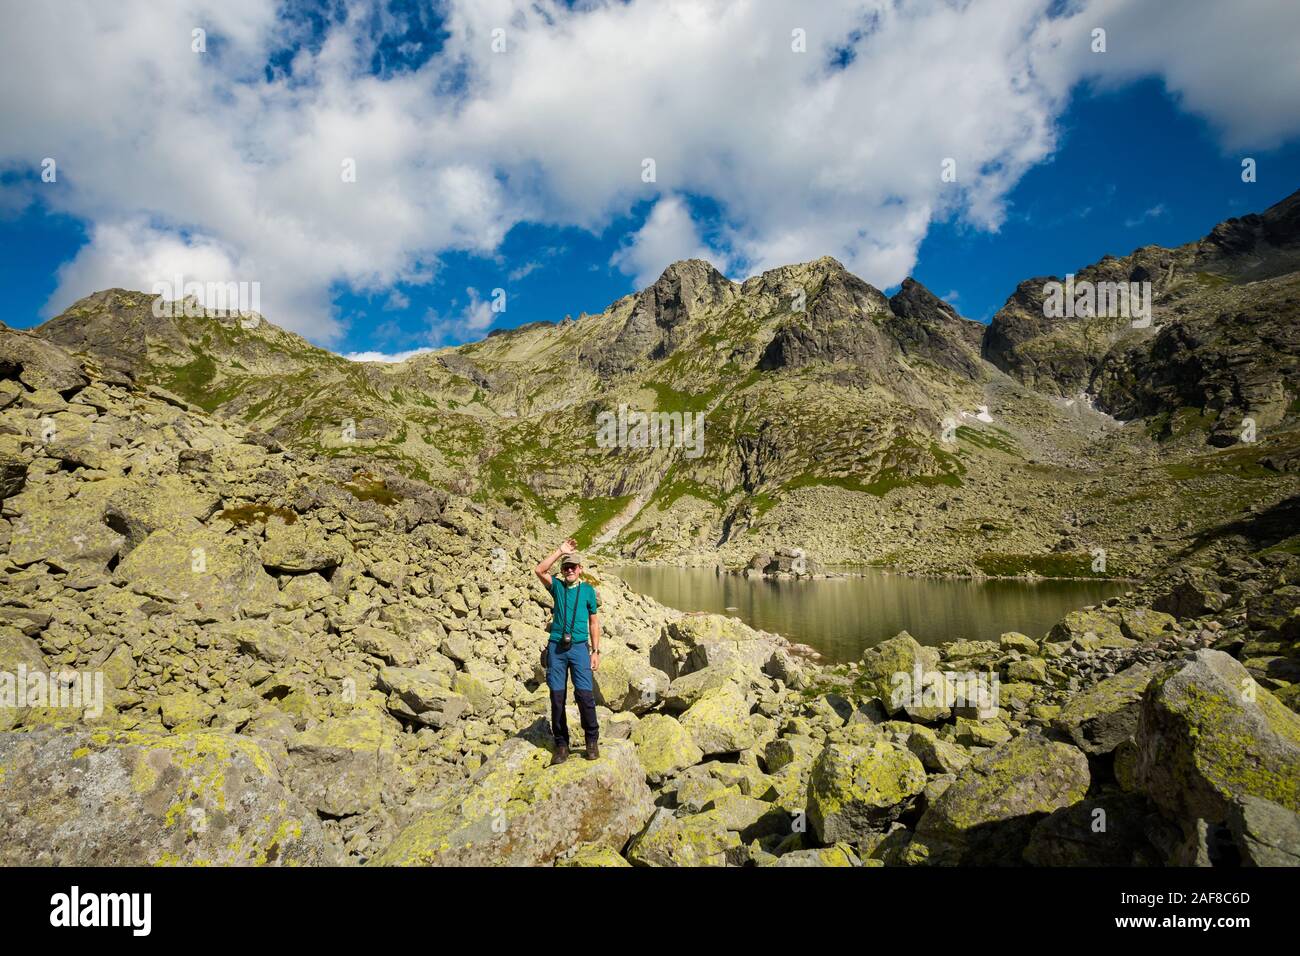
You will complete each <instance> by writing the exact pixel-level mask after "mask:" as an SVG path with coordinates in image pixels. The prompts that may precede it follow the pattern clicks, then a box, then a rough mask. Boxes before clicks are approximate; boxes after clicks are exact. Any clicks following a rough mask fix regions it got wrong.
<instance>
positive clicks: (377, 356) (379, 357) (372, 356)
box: [343, 348, 436, 364]
mask: <svg viewBox="0 0 1300 956" xmlns="http://www.w3.org/2000/svg"><path fill="white" fill-rule="evenodd" d="M433 351H436V350H435V349H433V348H419V349H407V350H406V351H405V352H345V353H343V357H344V358H345V359H349V360H350V361H353V362H386V363H389V364H395V363H397V362H405V361H406V360H407V359H409V358H411V357H412V356H415V355H423V354H424V353H425V352H433Z"/></svg>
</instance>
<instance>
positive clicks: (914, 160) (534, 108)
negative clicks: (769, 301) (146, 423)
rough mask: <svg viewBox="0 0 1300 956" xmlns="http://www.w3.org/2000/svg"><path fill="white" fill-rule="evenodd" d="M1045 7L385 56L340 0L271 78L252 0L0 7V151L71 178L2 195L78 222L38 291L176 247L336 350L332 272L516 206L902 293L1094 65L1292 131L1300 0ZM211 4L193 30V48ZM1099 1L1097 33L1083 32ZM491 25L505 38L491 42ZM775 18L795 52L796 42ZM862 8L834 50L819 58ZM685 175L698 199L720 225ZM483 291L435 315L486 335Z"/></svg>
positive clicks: (596, 15)
mask: <svg viewBox="0 0 1300 956" xmlns="http://www.w3.org/2000/svg"><path fill="white" fill-rule="evenodd" d="M1054 6H1056V4H1055V3H1054V2H1053V0H996V2H995V0H970V2H966V3H960V4H954V3H948V2H945V0H914V2H910V3H894V2H892V0H842V2H830V0H826V2H819V3H816V4H780V3H775V2H763V3H750V2H741V0H735V2H726V0H711V2H700V0H653V2H650V0H634V2H629V3H621V2H620V3H615V2H604V0H589V2H584V3H581V4H577V5H575V6H574V7H572V8H570V7H569V6H566V5H564V4H560V3H557V2H554V0H447V3H446V7H445V9H446V12H447V20H446V23H445V28H446V30H447V35H446V38H445V42H444V45H443V48H442V50H441V51H440V52H439V53H438V54H437V55H436V56H434V57H433V58H432V59H430V60H429V61H428V62H427V63H425V64H424V66H422V67H421V68H420V69H419V70H418V71H413V72H394V73H386V74H385V76H384V77H383V78H379V77H375V76H372V75H370V73H369V69H370V64H371V62H372V59H373V56H374V53H375V50H376V48H377V45H378V40H379V39H380V38H379V37H377V36H376V35H374V30H375V29H376V25H377V24H378V25H379V26H378V28H379V29H390V30H394V31H395V30H396V29H397V27H396V26H395V25H394V20H393V17H392V16H391V15H390V14H389V13H387V8H386V6H385V5H383V4H379V3H378V0H345V2H344V3H343V4H342V5H341V9H344V10H346V11H347V17H346V20H345V22H342V23H335V24H333V25H332V26H331V27H330V28H329V32H328V34H327V35H326V36H325V37H324V38H323V39H322V41H321V42H320V43H319V44H313V45H311V46H309V47H308V46H304V47H302V48H300V49H298V51H297V53H296V55H295V56H294V58H293V63H292V68H291V71H289V72H286V71H285V70H284V69H278V70H277V71H276V72H275V73H274V75H273V76H272V77H271V78H269V79H268V77H267V75H266V73H265V68H266V64H267V62H268V58H269V56H270V54H271V53H272V52H273V51H276V50H281V49H283V48H285V47H286V46H290V45H292V44H293V42H294V41H295V40H297V39H301V37H300V36H299V33H300V31H301V30H302V29H304V28H303V27H301V26H298V25H295V24H294V23H291V22H288V21H277V20H276V19H275V14H276V10H277V9H278V7H277V5H275V4H271V3H267V2H262V0H176V2H171V3H166V4H158V3H155V2H152V0H118V2H115V3H113V4H111V5H107V4H103V3H101V2H99V0H61V2H59V3H57V4H56V3H35V4H13V5H10V8H9V9H6V14H5V16H6V24H5V30H4V31H3V33H0V116H2V117H3V123H0V169H3V170H9V171H19V172H24V173H28V174H30V172H31V171H32V170H34V169H35V168H36V167H37V165H38V164H39V162H40V160H41V158H43V157H45V156H51V157H54V158H56V159H57V160H58V162H59V170H60V176H59V182H58V183H57V184H44V183H40V182H38V181H34V180H33V179H32V178H31V177H30V176H28V178H27V179H25V180H23V181H22V183H21V184H20V185H16V186H10V187H0V209H4V210H10V211H13V210H16V209H21V208H22V207H23V205H24V204H25V203H26V202H28V201H30V200H31V198H32V197H37V198H39V199H41V200H43V201H44V202H45V203H46V204H47V205H48V207H49V208H51V209H52V210H54V211H56V212H60V213H66V214H69V215H72V216H74V217H77V218H79V219H81V220H84V221H86V222H87V223H88V224H89V227H88V233H89V236H90V238H89V241H88V243H87V245H86V246H85V247H83V248H82V249H81V250H80V251H79V252H78V254H77V256H76V258H75V259H73V260H72V261H71V262H70V263H68V264H67V265H66V266H65V268H63V269H62V270H61V271H60V274H59V285H58V288H57V290H56V292H55V294H54V295H53V297H52V298H51V300H50V302H49V304H48V306H47V311H49V312H54V311H57V310H58V309H60V308H61V307H63V306H66V305H67V304H68V303H69V302H71V301H73V300H74V299H76V298H77V297H79V296H82V295H85V294H87V293H89V292H92V291H94V290H95V289H98V288H101V287H104V286H113V285H119V286H127V285H133V286H136V287H142V288H147V287H148V286H149V285H150V284H151V283H152V281H156V280H157V279H158V278H165V277H168V276H170V275H172V274H174V273H175V272H177V271H184V272H185V273H186V275H187V276H191V275H192V277H193V278H196V279H199V280H201V281H206V280H213V281H215V280H218V279H229V280H233V281H258V282H260V285H261V290H262V307H263V312H264V313H265V314H266V315H267V316H268V317H269V318H271V320H272V321H274V322H277V323H279V324H282V325H286V326H287V327H289V328H292V329H294V330H295V331H299V332H303V333H305V334H307V335H309V336H310V337H312V338H313V339H315V340H317V341H320V342H323V343H326V344H328V343H331V342H336V341H338V339H339V337H340V336H341V334H342V332H343V324H342V322H341V321H340V318H339V316H337V315H336V314H335V311H334V309H333V308H332V305H331V300H332V293H333V292H334V291H335V290H336V289H337V288H339V287H340V286H344V287H349V288H351V289H353V290H355V291H358V292H360V293H363V294H383V293H387V292H389V291H390V290H392V289H393V288H394V286H396V285H397V284H398V283H402V284H420V283H423V282H427V281H428V280H429V277H430V276H431V275H432V273H433V271H434V270H435V269H436V268H437V265H438V258H439V256H440V255H442V254H444V253H447V252H449V251H455V250H458V251H465V252H470V253H474V254H481V255H485V256H493V255H496V254H497V251H498V248H499V246H500V243H501V240H502V238H503V237H504V236H505V235H506V233H507V232H508V231H509V230H510V228H511V227H513V226H514V225H515V224H516V223H519V222H524V221H529V222H538V223H544V224H556V225H573V226H579V227H583V228H587V229H591V230H594V231H597V232H599V231H602V230H604V229H605V228H606V227H607V226H608V225H609V224H610V222H612V221H614V220H615V219H616V218H618V217H621V216H624V215H626V214H627V213H628V212H629V211H630V210H632V209H633V208H635V207H636V206H637V205H638V204H640V203H644V202H646V201H650V202H653V203H654V206H653V210H654V211H653V213H652V215H651V217H650V219H649V221H647V222H646V224H645V225H644V227H643V228H642V229H641V230H639V231H638V232H637V233H636V235H635V236H632V237H629V238H628V240H627V242H626V244H625V245H624V246H623V248H622V249H621V251H620V253H619V254H618V256H616V260H617V261H616V265H617V266H618V267H619V268H620V269H622V270H623V271H625V272H627V273H628V274H629V275H632V276H635V277H636V281H638V282H642V281H645V277H646V276H649V275H650V274H651V273H655V272H656V270H657V269H661V268H662V266H663V265H665V264H667V263H666V262H664V261H662V260H663V259H664V257H665V256H668V257H670V259H671V258H679V257H681V256H683V255H691V254H696V255H705V256H706V257H708V258H712V259H714V260H715V261H717V257H718V256H719V254H720V252H723V251H724V252H725V253H726V258H727V260H728V261H729V263H730V264H731V266H732V269H733V270H735V269H744V270H746V271H749V272H753V271H757V270H759V269H763V268H768V267H771V266H774V265H779V264H784V263H788V262H793V261H800V260H808V259H813V258H816V257H818V256H821V255H824V254H830V255H834V256H836V257H837V258H839V259H841V260H842V261H844V262H845V263H846V265H848V266H849V267H850V268H851V269H853V270H854V271H856V272H858V273H859V274H861V275H863V276H864V277H865V278H867V279H868V280H869V281H872V282H874V283H875V284H876V285H878V286H880V287H882V288H884V287H887V286H891V285H895V284H897V283H898V282H899V281H900V280H901V279H902V278H903V277H904V276H906V275H907V273H908V272H909V271H910V270H911V269H912V267H913V266H914V264H915V260H916V255H917V249H918V247H919V245H920V243H921V241H922V240H923V238H924V237H925V234H926V232H927V230H928V229H929V226H930V224H931V223H932V222H933V221H935V220H936V219H941V218H948V217H957V218H960V219H963V220H965V221H967V222H968V223H970V224H972V225H974V226H976V227H978V228H982V229H996V228H998V226H999V225H1000V223H1001V222H1002V221H1003V219H1004V217H1005V215H1006V209H1005V198H1006V195H1007V192H1008V191H1009V190H1010V189H1011V188H1012V186H1014V184H1015V183H1016V181H1017V180H1018V179H1019V178H1020V176H1021V175H1022V174H1023V173H1024V172H1025V170H1027V169H1029V168H1030V167H1031V166H1033V165H1034V164H1036V163H1039V162H1041V161H1042V160H1043V159H1044V158H1046V157H1047V156H1048V155H1050V153H1051V152H1052V150H1053V149H1054V147H1055V142H1056V140H1055V123H1056V120H1057V118H1058V117H1059V115H1060V112H1061V111H1062V110H1063V109H1064V106H1065V104H1066V103H1067V102H1068V97H1069V95H1070V94H1071V91H1072V89H1073V88H1074V87H1075V86H1076V85H1077V84H1078V83H1079V82H1080V81H1081V80H1082V79H1087V80H1091V81H1093V82H1095V83H1097V84H1099V85H1100V86H1102V87H1109V86H1115V85H1119V84H1122V83H1126V82H1129V81H1130V80H1132V79H1135V78H1139V77H1143V76H1148V75H1151V76H1158V77H1161V78H1163V80H1164V82H1165V84H1166V85H1167V86H1168V88H1169V89H1170V90H1171V91H1172V92H1173V93H1174V94H1175V95H1176V96H1177V97H1179V98H1180V100H1181V102H1182V103H1183V104H1184V106H1185V107H1186V108H1187V109H1189V110H1191V111H1193V112H1195V113H1196V114H1198V115H1201V116H1204V117H1206V118H1207V119H1208V120H1209V122H1211V123H1212V124H1213V125H1214V126H1215V127H1216V128H1217V129H1218V130H1220V131H1221V134H1222V136H1223V138H1224V142H1225V144H1227V145H1228V146H1229V147H1231V148H1236V147H1238V146H1245V145H1250V146H1261V147H1263V146H1268V145H1272V144H1275V143H1276V142H1278V141H1280V140H1281V139H1284V138H1286V137H1291V136H1295V135H1297V133H1300V97H1296V96H1295V95H1294V91H1295V90H1296V89H1297V88H1300V72H1298V71H1300V65H1298V64H1297V59H1296V58H1295V57H1294V50H1293V48H1292V47H1293V39H1294V37H1295V36H1296V35H1297V34H1298V33H1300V4H1295V3H1293V2H1291V0H1273V2H1265V0H1258V2H1255V3H1251V4H1222V3H1219V2H1217V0H1183V2H1180V3H1179V4H1178V5H1177V6H1176V8H1172V9H1166V8H1164V7H1153V6H1152V5H1151V4H1149V3H1144V2H1141V0H1088V2H1076V3H1073V4H1072V5H1071V6H1070V7H1069V8H1068V10H1067V12H1066V14H1065V15H1063V16H1060V17H1057V18H1055V19H1052V18H1049V15H1048V13H1049V10H1051V9H1053V8H1054ZM199 25H201V26H203V27H204V28H205V29H206V30H207V31H208V37H209V40H208V48H209V52H208V53H204V54H196V53H193V52H191V49H190V42H191V30H192V29H193V28H194V27H195V26H199ZM1097 25H1103V26H1104V27H1105V28H1106V29H1107V31H1108V51H1107V52H1106V53H1105V54H1093V53H1091V52H1090V50H1089V42H1090V36H1089V34H1090V31H1091V29H1093V28H1094V27H1095V26H1097ZM498 26H504V27H505V28H506V29H507V31H508V32H507V41H508V44H509V47H508V52H506V53H501V54H496V53H493V52H492V50H491V31H492V29H494V28H496V27H498ZM795 27H798V28H802V29H804V30H806V32H807V37H808V52H807V53H802V54H800V53H794V52H792V51H791V44H790V32H791V30H792V29H793V28H795ZM855 31H861V33H862V36H861V37H860V39H858V40H857V42H856V43H855V45H854V57H853V59H852V60H851V62H850V63H849V64H848V65H847V66H846V67H845V68H843V69H832V68H831V67H829V66H828V63H829V61H830V59H831V53H832V51H834V50H835V49H838V48H840V47H841V46H844V45H845V44H847V43H848V42H849V38H850V36H851V35H853V34H854V32H855ZM1243 63H1244V64H1249V69H1242V68H1241V65H1242V64H1243ZM51 64H56V65H57V68H52V67H51ZM645 158H653V159H654V160H655V166H656V175H657V181H656V182H654V183H645V182H643V181H642V179H641V172H642V161H643V160H644V159H645ZM946 158H951V159H953V160H954V161H955V163H956V170H957V181H956V182H955V183H945V182H943V181H941V178H940V164H941V163H942V162H943V160H944V159H946ZM345 160H352V161H354V162H355V168H356V182H352V183H347V182H343V180H342V177H341V175H340V172H341V170H342V166H343V163H344V161H345ZM684 195H690V196H698V197H704V198H706V199H708V200H710V201H711V202H712V203H713V204H714V207H715V208H716V210H717V230H716V234H717V238H716V241H715V246H716V248H715V249H709V248H708V247H707V246H706V245H705V244H704V243H703V242H702V240H701V239H700V236H699V230H698V227H697V226H696V225H695V224H694V223H692V222H691V221H690V217H689V214H688V212H687V207H686V205H685V203H684V201H683V200H682V199H680V198H678V197H680V196H684ZM523 268H526V265H525V266H521V267H519V269H523ZM519 269H517V270H516V271H519ZM656 274H657V273H656ZM398 294H399V295H400V293H398ZM391 301H396V300H391ZM481 305H482V303H481V302H479V303H477V304H475V303H473V302H472V303H471V307H469V308H466V309H462V310H460V311H459V312H453V313H452V314H453V316H454V318H452V319H449V320H447V321H448V322H449V323H450V324H444V325H443V326H441V328H442V330H443V331H444V332H446V333H447V334H449V335H451V336H453V337H454V336H457V335H462V334H464V333H466V332H474V331H481V330H483V329H486V328H487V327H488V325H490V323H491V316H490V315H489V316H487V317H486V320H485V316H484V314H483V313H482V309H481Z"/></svg>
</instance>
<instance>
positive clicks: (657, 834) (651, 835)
mask: <svg viewBox="0 0 1300 956" xmlns="http://www.w3.org/2000/svg"><path fill="white" fill-rule="evenodd" d="M740 846H741V843H740V835H739V834H737V833H735V832H733V831H731V830H728V829H727V825H726V822H725V821H724V820H723V819H722V817H721V815H720V814H718V813H717V812H716V811H708V812H705V813H692V814H688V815H686V816H680V817H679V816H675V815H674V814H673V812H672V811H671V810H668V809H665V808H660V809H659V810H658V811H656V813H655V815H654V819H653V820H651V821H650V825H649V826H648V827H646V828H645V832H643V833H642V834H641V835H640V836H638V837H637V838H636V839H635V840H633V841H632V845H631V846H630V847H628V851H627V858H628V859H629V860H631V861H632V863H633V864H634V865H636V866H726V865H727V864H728V863H729V862H738V861H739V856H738V853H739V851H740Z"/></svg>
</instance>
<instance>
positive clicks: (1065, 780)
mask: <svg viewBox="0 0 1300 956" xmlns="http://www.w3.org/2000/svg"><path fill="white" fill-rule="evenodd" d="M1090 780H1091V776H1090V773H1089V770H1088V758H1087V757H1085V756H1084V755H1083V753H1082V752H1081V751H1079V750H1077V749H1075V748H1074V747H1071V746H1070V745H1069V744H1063V743H1057V742H1054V741H1047V740H1044V739H1042V738H1041V737H1037V736H1033V735H1030V734H1025V735H1022V736H1020V737H1016V738H1015V739H1013V740H1010V741H1008V742H1007V743H1004V744H1001V745H1000V746H998V747H995V748H993V749H992V750H989V751H987V752H986V753H982V754H980V755H979V756H978V757H976V758H975V759H974V760H972V761H971V762H970V764H969V766H967V767H966V769H965V770H963V771H961V772H960V773H959V774H958V775H957V779H956V781H955V782H954V783H953V784H952V785H951V786H950V787H948V789H947V790H945V791H944V792H943V794H942V795H941V796H940V797H939V799H938V800H936V801H935V802H934V804H932V805H931V806H930V807H929V808H928V809H927V810H926V811H925V813H924V814H923V815H922V817H921V819H920V821H919V822H918V823H917V827H916V834H915V836H914V837H913V839H912V842H911V843H910V844H909V845H908V848H907V850H906V851H905V853H904V861H905V862H908V863H921V864H948V865H952V864H966V863H973V864H983V865H989V864H1015V863H1019V862H1020V854H1021V851H1022V850H1023V849H1024V847H1025V845H1026V844H1027V842H1028V840H1029V836H1030V832H1031V830H1032V829H1033V827H1034V825H1035V824H1036V823H1037V822H1038V820H1039V819H1041V818H1042V816H1043V815H1044V814H1047V813H1051V812H1052V811H1054V810H1059V809H1060V808H1061V807H1068V806H1072V805H1073V804H1075V803H1078V802H1079V801H1080V800H1081V799H1083V795H1084V794H1085V793H1087V791H1088V785H1089V783H1090Z"/></svg>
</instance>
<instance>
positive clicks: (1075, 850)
mask: <svg viewBox="0 0 1300 956" xmlns="http://www.w3.org/2000/svg"><path fill="white" fill-rule="evenodd" d="M1154 812H1155V808H1154V807H1153V806H1152V805H1151V804H1150V803H1149V802H1148V801H1147V800H1146V799H1144V798H1142V797H1140V796H1137V795H1133V794H1113V795H1107V796H1103V797H1089V798H1085V799H1083V800H1081V801H1079V802H1078V803H1076V804H1074V805H1073V806H1069V807H1062V808H1061V809H1060V810H1057V811H1055V812H1053V813H1049V814H1048V815H1047V816H1046V817H1044V818H1043V819H1042V820H1040V821H1039V822H1038V823H1037V824H1036V825H1035V826H1034V830H1033V833H1032V834H1031V835H1030V838H1029V844H1028V845H1027V846H1026V847H1025V851H1024V859H1025V862H1026V863H1030V864H1032V865H1034V866H1154V865H1156V864H1157V863H1158V862H1159V861H1160V858H1159V854H1158V853H1157V852H1156V849H1155V847H1153V846H1152V845H1151V842H1150V841H1149V840H1148V839H1147V823H1148V820H1149V818H1150V817H1151V815H1152V814H1153V813H1154Z"/></svg>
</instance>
